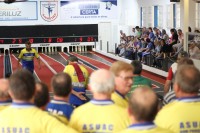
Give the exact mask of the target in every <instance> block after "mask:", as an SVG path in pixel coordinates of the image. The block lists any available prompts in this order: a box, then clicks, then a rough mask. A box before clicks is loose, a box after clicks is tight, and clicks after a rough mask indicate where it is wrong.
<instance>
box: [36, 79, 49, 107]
mask: <svg viewBox="0 0 200 133" xmlns="http://www.w3.org/2000/svg"><path fill="white" fill-rule="evenodd" d="M36 84H38V85H40V88H39V89H36V93H35V96H34V104H35V105H36V106H37V107H43V106H45V105H46V104H47V103H48V102H49V89H48V86H47V85H46V84H45V83H43V82H37V83H36Z"/></svg>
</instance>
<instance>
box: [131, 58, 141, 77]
mask: <svg viewBox="0 0 200 133" xmlns="http://www.w3.org/2000/svg"><path fill="white" fill-rule="evenodd" d="M131 65H132V66H133V68H134V71H133V74H136V75H141V73H142V64H141V62H140V61H137V60H134V61H132V62H131Z"/></svg>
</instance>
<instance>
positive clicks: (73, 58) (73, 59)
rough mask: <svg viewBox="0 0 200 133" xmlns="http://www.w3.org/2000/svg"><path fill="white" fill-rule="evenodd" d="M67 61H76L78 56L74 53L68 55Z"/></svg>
mask: <svg viewBox="0 0 200 133" xmlns="http://www.w3.org/2000/svg"><path fill="white" fill-rule="evenodd" d="M68 62H69V63H71V62H78V58H77V57H76V56H74V55H70V56H69V58H68Z"/></svg>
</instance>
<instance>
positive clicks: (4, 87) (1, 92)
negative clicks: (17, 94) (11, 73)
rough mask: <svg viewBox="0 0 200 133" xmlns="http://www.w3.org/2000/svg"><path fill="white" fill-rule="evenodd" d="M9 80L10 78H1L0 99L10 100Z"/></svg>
mask: <svg viewBox="0 0 200 133" xmlns="http://www.w3.org/2000/svg"><path fill="white" fill-rule="evenodd" d="M8 89H9V81H8V79H0V101H4V100H9V99H10V95H9V93H8Z"/></svg>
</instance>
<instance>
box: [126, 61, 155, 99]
mask: <svg viewBox="0 0 200 133" xmlns="http://www.w3.org/2000/svg"><path fill="white" fill-rule="evenodd" d="M131 65H132V66H133V75H134V76H133V84H132V86H131V90H130V91H129V93H128V97H130V95H131V93H133V91H134V90H135V88H137V87H141V86H148V87H150V88H151V87H152V83H151V80H149V79H147V78H145V77H142V76H141V73H142V64H141V62H140V61H136V60H134V61H132V62H131Z"/></svg>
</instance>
